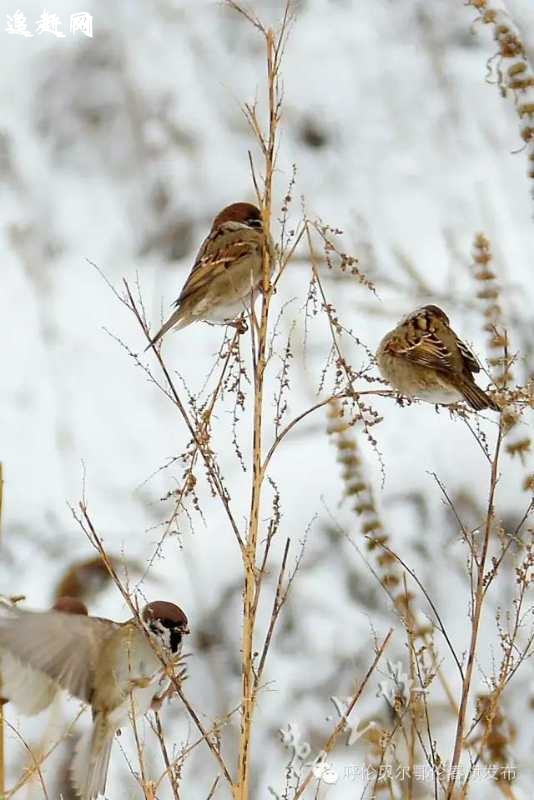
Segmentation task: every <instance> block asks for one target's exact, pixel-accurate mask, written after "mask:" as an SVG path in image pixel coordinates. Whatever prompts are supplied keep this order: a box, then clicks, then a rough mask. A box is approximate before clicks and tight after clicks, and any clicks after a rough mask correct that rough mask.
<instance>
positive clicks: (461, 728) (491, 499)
mask: <svg viewBox="0 0 534 800" xmlns="http://www.w3.org/2000/svg"><path fill="white" fill-rule="evenodd" d="M503 434H504V430H503V423H502V421H500V422H499V431H498V433H497V441H496V444H495V450H494V453H493V458H492V461H491V474H490V486H489V495H488V505H487V510H486V521H485V525H484V533H483V541H482V546H481V549H480V552H479V554H478V555H477V554H476V553H475V552H474V553H473V555H474V562H475V567H476V586H475V595H474V601H473V602H474V605H473V608H472V610H471V636H470V642H469V649H468V654H467V664H466V667H465V671H464V678H463V681H462V691H461V699H460V708H459V711H458V720H457V725H456V735H455V739H454V751H453V755H452V760H451V769H450V777H449V782H448V786H447V800H452V797H453V793H454V786H455V783H456V777H457V774H456V773H457V771H458V766H459V764H460V759H461V756H462V748H463V746H464V737H465V719H466V714H467V704H468V700H469V695H470V691H471V682H472V678H473V669H474V666H475V658H476V651H477V644H478V636H479V631H480V620H481V616H482V608H483V605H484V600H485V598H486V592H485V588H486V580H487V575H486V563H487V557H488V550H489V543H490V537H491V533H492V529H493V522H494V518H495V493H496V490H497V481H498V477H499V458H500V454H501V446H502V440H503Z"/></svg>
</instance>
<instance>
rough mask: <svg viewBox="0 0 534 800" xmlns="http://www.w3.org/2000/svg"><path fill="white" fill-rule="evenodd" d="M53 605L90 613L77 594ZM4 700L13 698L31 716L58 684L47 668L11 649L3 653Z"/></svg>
mask: <svg viewBox="0 0 534 800" xmlns="http://www.w3.org/2000/svg"><path fill="white" fill-rule="evenodd" d="M52 609H53V610H55V611H60V612H62V613H63V614H81V615H82V616H87V614H88V613H89V612H88V611H87V607H86V606H85V604H84V603H82V601H81V600H78V599H77V598H76V597H68V596H62V597H58V599H57V600H56V602H55V603H54V605H53V606H52ZM0 691H1V694H2V697H1V698H0V702H1V703H7V702H9V701H11V702H12V703H13V704H14V705H15V706H16V708H17V709H18V710H19V711H20V712H21V713H22V714H27V715H28V716H34V715H35V714H39V713H40V712H41V711H44V709H45V708H48V706H49V705H50V704H51V703H52V701H53V700H54V698H55V697H56V695H57V693H58V685H57V683H55V682H54V681H53V680H52V679H51V678H49V677H48V675H46V674H45V673H44V672H37V671H36V670H34V669H33V668H32V667H31V666H29V665H28V664H24V663H22V662H21V661H20V660H19V659H18V658H17V657H16V656H14V655H13V654H12V653H11V652H9V651H6V650H3V652H1V653H0Z"/></svg>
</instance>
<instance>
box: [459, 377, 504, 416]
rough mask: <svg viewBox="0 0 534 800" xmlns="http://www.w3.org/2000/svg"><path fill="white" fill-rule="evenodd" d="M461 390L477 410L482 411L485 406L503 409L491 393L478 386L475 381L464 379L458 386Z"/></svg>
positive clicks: (496, 409) (497, 409)
mask: <svg viewBox="0 0 534 800" xmlns="http://www.w3.org/2000/svg"><path fill="white" fill-rule="evenodd" d="M458 388H459V390H460V391H461V393H462V394H463V396H464V397H465V399H466V400H467V402H468V403H469V405H470V406H471V408H474V409H475V411H481V410H482V409H483V408H491V409H492V410H493V411H500V410H501V409H500V408H499V406H498V405H497V403H496V402H495V400H493V399H492V398H491V397H490V396H489V394H487V393H486V392H485V391H484V390H483V389H481V388H480V386H477V385H476V383H475V382H474V381H468V380H465V381H462V382H461V383H460V385H459V386H458Z"/></svg>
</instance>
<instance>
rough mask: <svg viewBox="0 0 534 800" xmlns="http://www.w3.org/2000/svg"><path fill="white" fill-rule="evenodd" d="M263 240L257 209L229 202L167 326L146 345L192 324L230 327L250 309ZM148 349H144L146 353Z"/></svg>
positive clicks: (258, 276)
mask: <svg viewBox="0 0 534 800" xmlns="http://www.w3.org/2000/svg"><path fill="white" fill-rule="evenodd" d="M264 247H265V236H264V233H263V225H262V219H261V213H260V210H259V209H258V208H257V207H256V206H254V205H252V204H251V203H232V205H230V206H226V208H223V210H222V211H221V212H220V213H219V214H217V216H216V217H215V219H214V220H213V224H212V226H211V230H210V232H209V234H208V236H207V237H206V239H204V242H203V243H202V246H201V248H200V250H199V252H198V255H197V257H196V259H195V263H194V264H193V268H192V269H191V272H190V273H189V277H188V278H187V280H186V282H185V284H184V287H183V289H182V291H181V294H180V297H179V298H178V300H176V302H175V303H174V305H175V306H176V310H175V311H173V313H172V314H171V316H170V317H169V319H168V320H167V322H166V323H165V324H164V325H163V327H162V328H161V329H160V330H159V331H158V332H157V333H156V335H155V336H154V337H153V338H152V339H151V340H150V344H149V345H148V347H151V346H152V345H154V344H156V342H158V341H159V340H160V339H161V337H162V336H163V335H164V334H165V333H167V331H169V330H170V329H171V328H176V329H177V330H179V329H180V328H185V327H186V326H187V325H190V324H191V323H192V322H196V321H197V320H204V321H205V322H215V323H226V324H228V323H229V322H233V321H235V320H236V318H237V317H239V316H240V315H241V314H242V313H243V311H246V310H247V309H249V308H250V304H251V297H252V299H254V294H255V292H257V291H258V289H259V287H260V284H261V280H262V269H263V250H264ZM148 347H147V348H146V349H147V350H148Z"/></svg>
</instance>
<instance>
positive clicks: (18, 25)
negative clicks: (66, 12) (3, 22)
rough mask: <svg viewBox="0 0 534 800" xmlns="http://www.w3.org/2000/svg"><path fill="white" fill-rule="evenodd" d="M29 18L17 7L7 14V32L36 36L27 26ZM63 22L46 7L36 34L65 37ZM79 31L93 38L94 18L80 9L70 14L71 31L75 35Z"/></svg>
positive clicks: (38, 22) (37, 23) (38, 23)
mask: <svg viewBox="0 0 534 800" xmlns="http://www.w3.org/2000/svg"><path fill="white" fill-rule="evenodd" d="M27 24H28V23H27V20H26V17H25V16H24V14H23V12H22V11H20V9H17V10H16V11H15V13H14V14H13V15H10V14H7V28H6V32H7V33H9V34H11V35H15V36H25V37H27V36H34V34H33V33H31V31H29V30H28V28H27ZM61 25H62V22H61V20H60V18H59V16H58V15H57V14H53V13H51V12H49V11H47V10H46V9H45V10H44V11H43V13H42V14H41V16H40V17H39V19H38V20H37V21H36V26H37V27H36V30H35V35H36V36H40V35H41V34H43V33H50V34H52V36H55V37H56V39H64V38H65V34H64V33H63V31H61V30H60V27H61ZM77 31H79V32H80V33H83V34H84V36H88V37H89V38H91V39H92V38H93V18H92V16H91V15H90V14H88V13H87V12H86V11H79V12H78V13H77V14H71V15H70V32H71V33H72V34H73V35H74V34H75V33H76V32H77Z"/></svg>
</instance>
